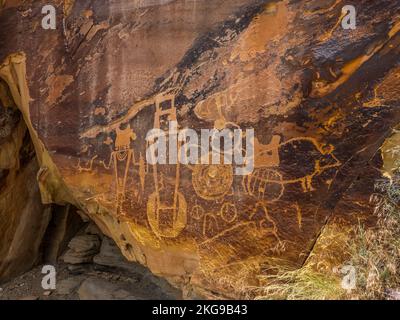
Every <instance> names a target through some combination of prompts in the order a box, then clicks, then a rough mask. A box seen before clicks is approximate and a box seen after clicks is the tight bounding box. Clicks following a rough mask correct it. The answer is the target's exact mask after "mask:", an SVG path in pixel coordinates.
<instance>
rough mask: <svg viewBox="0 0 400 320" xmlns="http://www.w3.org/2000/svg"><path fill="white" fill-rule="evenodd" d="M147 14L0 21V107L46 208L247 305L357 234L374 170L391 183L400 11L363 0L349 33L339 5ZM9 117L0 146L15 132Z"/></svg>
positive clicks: (199, 6)
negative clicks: (342, 237) (267, 275)
mask: <svg viewBox="0 0 400 320" xmlns="http://www.w3.org/2000/svg"><path fill="white" fill-rule="evenodd" d="M14 2H15V4H14ZM145 2H146V1H126V3H125V2H124V1H108V2H100V1H94V2H93V1H88V0H82V1H75V2H69V1H68V3H66V2H64V1H61V0H57V1H54V4H55V6H56V8H57V10H58V12H59V13H60V20H59V25H58V27H57V29H56V30H52V31H51V32H49V31H45V30H41V29H40V28H39V27H38V26H39V24H37V22H35V21H36V20H37V18H38V17H39V16H40V9H41V5H43V4H44V1H24V2H22V1H21V2H19V1H13V5H9V6H8V5H6V6H5V7H4V8H3V10H2V11H1V13H0V14H1V20H0V38H1V39H2V40H3V39H4V42H5V45H2V46H0V63H2V64H1V65H0V77H1V81H0V100H1V104H2V105H3V106H5V107H17V108H18V109H19V110H20V111H21V113H22V117H23V119H24V121H25V122H26V124H27V127H28V129H29V133H30V134H31V136H32V137H33V138H32V139H33V141H34V144H35V149H36V152H37V154H38V160H39V164H40V167H41V168H40V170H39V174H38V180H39V183H40V188H41V193H42V199H44V200H45V202H46V203H50V202H56V203H60V204H65V203H72V204H73V205H75V206H77V207H79V208H80V210H82V211H83V212H85V213H86V214H87V215H88V216H89V217H90V218H91V219H92V220H94V221H95V222H96V223H97V224H98V225H99V226H100V227H101V228H102V229H103V231H104V232H105V233H106V234H108V235H110V236H111V237H113V238H114V240H115V241H116V242H117V244H118V245H119V247H120V248H121V250H122V251H123V253H124V254H125V255H126V256H127V257H128V258H129V259H131V260H136V261H139V262H141V263H143V264H145V265H146V266H148V267H149V268H150V269H151V270H152V271H153V272H155V273H157V274H160V275H163V276H165V277H167V278H168V279H170V280H171V279H173V281H175V282H176V283H177V285H181V286H190V288H192V289H193V290H194V291H195V292H198V293H199V294H200V293H201V294H204V295H205V296H207V293H210V292H217V293H218V294H219V295H220V296H221V297H228V298H238V297H243V295H242V291H241V290H242V288H243V287H246V286H251V285H257V283H258V282H257V279H258V278H257V275H258V274H259V273H260V272H261V271H262V270H266V269H268V267H269V266H270V265H269V264H270V263H271V261H284V262H285V264H291V265H293V266H299V265H302V263H303V262H304V261H305V259H306V257H307V256H308V254H309V253H310V250H312V248H313V244H314V243H315V241H316V239H317V238H318V235H319V233H320V231H321V228H323V226H324V225H325V224H326V223H327V221H330V220H331V219H332V217H334V216H335V217H336V216H338V215H339V216H343V217H342V218H343V220H346V219H347V220H350V219H349V217H350V216H351V215H352V212H353V211H351V210H350V209H348V211H346V208H351V207H352V206H351V205H348V206H346V204H347V202H346V201H350V202H351V203H353V202H354V203H355V202H357V196H358V194H350V195H349V193H350V192H353V191H351V190H359V189H365V190H368V191H366V193H368V192H370V191H371V190H370V188H367V187H366V186H365V185H364V183H366V182H364V181H366V180H359V179H358V178H359V177H360V175H362V174H364V172H365V170H367V169H366V168H368V170H369V171H368V172H370V173H371V172H374V174H375V175H376V178H377V179H378V178H382V176H381V175H380V170H381V169H382V161H381V160H380V147H381V146H382V145H383V143H384V139H385V138H386V137H387V136H388V135H390V134H391V133H392V130H393V128H395V127H396V126H397V125H398V123H399V121H400V113H399V112H400V111H399V108H398V105H399V95H398V94H397V93H398V91H399V89H398V87H399V86H398V83H399V79H400V77H399V72H400V69H399V56H400V34H399V30H400V28H399V26H400V24H399V23H400V5H399V4H398V3H397V2H396V1H390V0H382V1H368V0H360V1H357V6H358V8H359V11H360V12H359V14H358V17H359V21H358V23H357V28H356V29H355V30H344V29H342V28H341V27H340V23H338V21H339V22H340V19H341V15H342V12H341V8H342V7H343V6H344V5H345V4H347V3H345V1H342V0H337V1H330V0H323V1H316V0H312V1H263V0H230V1H223V0H204V1H185V0H175V1H167V0H165V1H161V0H160V1H157V0H154V1H153V0H152V1H150V2H146V3H145ZM64 5H66V6H64ZM22 8H24V10H22ZM29 10H30V11H29ZM20 12H24V13H25V14H26V15H28V16H29V17H30V19H25V18H26V17H24V16H23V15H22V14H20ZM16 17H17V18H16ZM15 30H19V32H21V34H23V35H24V36H23V39H22V40H21V39H20V40H18V41H16V40H15V36H16V35H15ZM28 39H31V40H28ZM5 90H9V92H8V91H7V92H5ZM10 96H11V97H12V99H10ZM7 110H8V109H6V110H3V109H2V110H1V112H0V124H2V123H3V122H7V126H5V125H4V126H2V127H0V144H2V143H3V142H4V141H6V140H7V139H8V137H9V135H10V132H12V130H13V128H14V127H15V123H17V122H18V120H19V119H17V117H16V118H15V119H14V116H15V115H13V114H12V113H11V112H9V111H7ZM14 120H15V121H14ZM14 122H15V123H14ZM149 132H150V133H152V135H149ZM156 133H157V134H156ZM186 133H190V134H191V135H192V136H191V137H189V136H188V135H185V134H186ZM223 133H225V134H226V135H225V134H223ZM253 133H254V139H252V134H253ZM207 134H208V136H207ZM189 138H190V139H189ZM214 140H215V141H214ZM205 141H206V142H207V143H208V144H207V147H204V146H203V145H202V143H204V142H205ZM213 141H214V142H218V143H219V144H220V147H216V146H215V145H214V144H213ZM4 150H5V149H4ZM386 158H387V157H386ZM189 159H191V161H189ZM181 160H182V161H181ZM206 160H207V161H209V162H207V161H206ZM214 160H218V161H219V163H213V162H212V161H214ZM245 167H247V168H250V170H249V172H247V173H246V174H244V175H243V174H238V173H240V172H241V171H240V170H238V169H243V168H245ZM371 175H372V173H371ZM388 175H389V174H388V173H386V176H388ZM374 177H375V176H374ZM1 179H2V178H1V177H0V180H1ZM355 184H360V185H359V187H358V188H356V187H354V185H355ZM350 187H351V188H350ZM0 192H1V188H0ZM354 192H355V191H354ZM348 199H350V200H348ZM343 202H345V203H343ZM338 203H340V204H341V207H340V208H341V209H342V210H338V209H337V205H338ZM339 211H340V212H339ZM359 214H360V213H359V212H358V211H357V215H359ZM2 219H4V213H2ZM347 220H346V221H347ZM121 235H122V236H121ZM177 279H178V280H177ZM192 289H191V290H192Z"/></svg>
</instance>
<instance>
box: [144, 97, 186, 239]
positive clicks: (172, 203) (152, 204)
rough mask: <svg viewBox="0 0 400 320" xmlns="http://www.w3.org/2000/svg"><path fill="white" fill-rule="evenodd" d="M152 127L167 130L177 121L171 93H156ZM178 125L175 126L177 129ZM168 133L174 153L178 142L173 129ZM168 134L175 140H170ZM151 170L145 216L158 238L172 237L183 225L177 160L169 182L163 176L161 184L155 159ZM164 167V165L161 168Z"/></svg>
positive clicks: (184, 211) (184, 219)
mask: <svg viewBox="0 0 400 320" xmlns="http://www.w3.org/2000/svg"><path fill="white" fill-rule="evenodd" d="M155 107H156V110H155V114H154V129H156V130H157V129H158V130H166V129H168V130H170V128H169V123H170V122H172V121H174V122H176V121H177V114H176V107H175V96H174V95H159V96H157V97H156V100H155ZM177 129H178V128H176V130H177ZM170 134H172V135H171V136H169V135H167V136H168V137H167V138H168V142H169V143H175V144H176V146H177V151H178V154H179V152H180V144H179V143H178V141H177V140H175V138H176V137H177V135H176V132H171V130H170ZM170 137H175V138H172V139H173V140H175V141H170V140H171V139H170ZM151 162H152V163H154V165H153V166H152V167H153V169H152V171H153V180H154V186H155V191H154V192H153V193H152V194H151V195H150V196H149V199H148V202H147V219H148V221H149V224H150V227H151V229H152V230H153V232H154V233H155V234H156V235H157V237H159V238H162V237H164V238H176V237H177V236H178V235H179V234H180V233H181V232H182V231H183V229H184V228H185V227H186V224H187V203H186V199H185V197H184V195H183V194H182V193H181V192H179V186H180V163H179V161H178V162H177V164H176V165H175V170H174V173H175V179H173V181H172V182H171V181H170V180H169V179H168V181H167V179H163V180H164V181H165V183H163V184H162V185H161V184H160V181H161V179H162V176H163V175H162V173H161V172H160V168H159V167H158V164H157V162H156V161H151ZM165 169H166V168H165Z"/></svg>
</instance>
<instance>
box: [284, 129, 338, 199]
mask: <svg viewBox="0 0 400 320" xmlns="http://www.w3.org/2000/svg"><path fill="white" fill-rule="evenodd" d="M333 151H334V147H333V146H332V145H330V144H325V145H323V144H320V143H318V142H317V141H316V140H315V139H314V138H310V137H297V138H293V139H290V140H288V141H286V142H284V143H282V144H280V146H279V157H280V165H279V172H280V173H281V174H282V176H283V182H284V184H292V183H300V184H301V187H302V189H303V191H304V192H309V191H314V190H315V189H314V188H313V186H312V183H313V179H314V178H315V177H317V176H319V175H321V174H322V173H323V172H324V171H326V170H328V169H332V168H337V167H339V166H340V165H341V163H340V161H339V160H338V159H337V158H336V157H335V155H334V154H333Z"/></svg>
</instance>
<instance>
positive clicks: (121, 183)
mask: <svg viewBox="0 0 400 320" xmlns="http://www.w3.org/2000/svg"><path fill="white" fill-rule="evenodd" d="M134 140H136V133H135V132H134V131H133V130H132V128H131V127H130V125H129V124H127V125H126V126H125V127H124V126H123V125H121V126H120V127H119V128H117V129H116V138H115V142H114V151H113V152H112V153H111V156H110V160H109V163H108V164H105V163H104V162H102V163H103V165H104V167H105V168H106V169H109V168H111V166H112V164H114V175H115V183H116V211H117V214H118V215H123V214H124V213H123V209H122V203H123V201H124V199H125V192H126V182H127V179H128V173H129V167H130V165H131V164H133V165H135V164H136V163H135V154H134V150H133V148H132V147H131V142H132V141H134Z"/></svg>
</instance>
